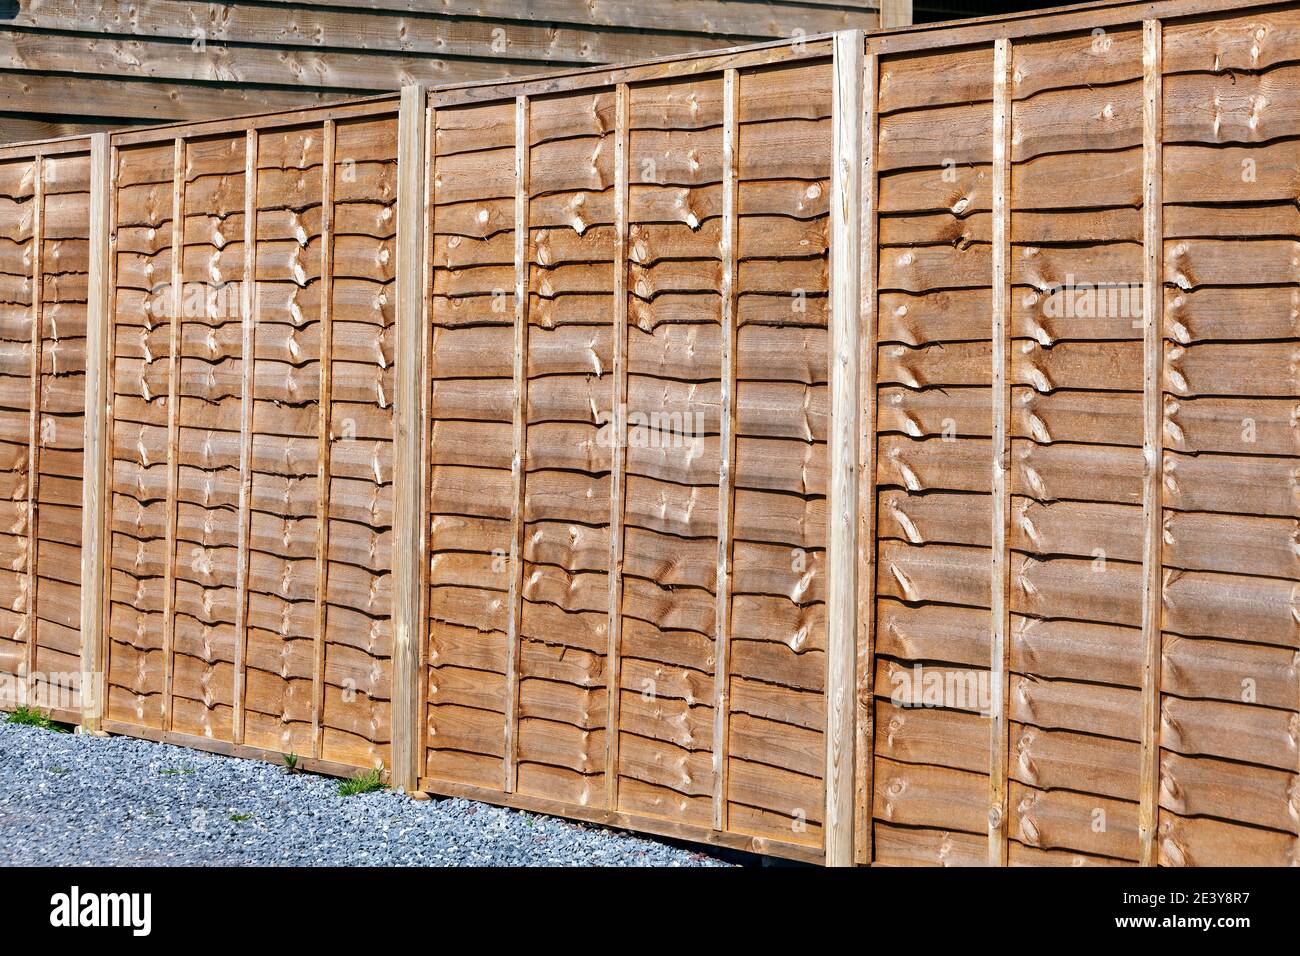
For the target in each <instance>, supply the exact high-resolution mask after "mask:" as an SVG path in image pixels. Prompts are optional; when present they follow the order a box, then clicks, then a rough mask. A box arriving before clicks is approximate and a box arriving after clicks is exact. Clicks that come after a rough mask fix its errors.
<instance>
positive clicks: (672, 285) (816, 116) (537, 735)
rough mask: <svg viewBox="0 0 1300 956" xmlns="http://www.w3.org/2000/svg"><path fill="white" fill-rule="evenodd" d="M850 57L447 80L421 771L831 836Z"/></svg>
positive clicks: (786, 836)
mask: <svg viewBox="0 0 1300 956" xmlns="http://www.w3.org/2000/svg"><path fill="white" fill-rule="evenodd" d="M830 52H831V51H830V46H829V43H828V42H826V41H817V42H815V43H809V44H807V45H806V46H805V47H802V48H796V49H794V50H791V49H790V48H777V49H775V50H770V51H761V52H759V51H756V52H755V53H754V54H749V55H742V56H737V57H735V58H719V59H720V62H718V63H717V64H716V65H713V66H711V65H710V64H708V63H707V62H704V63H691V64H689V70H688V69H684V68H683V67H685V66H687V64H674V65H666V66H665V67H663V68H661V69H658V70H654V69H640V70H636V69H634V70H632V71H629V73H628V75H627V76H626V77H614V78H611V77H609V76H607V75H596V76H594V77H590V78H588V77H576V78H574V79H573V81H572V82H570V83H568V84H556V86H564V87H565V88H564V89H563V90H562V91H556V90H555V89H554V87H553V86H546V85H541V89H540V91H539V92H533V91H532V89H531V88H529V87H527V86H522V87H520V88H519V89H511V90H510V91H509V92H510V93H513V94H514V95H511V96H508V97H501V98H499V99H496V100H495V101H493V102H485V103H479V102H475V103H472V104H467V103H464V102H459V101H455V100H454V98H449V99H451V101H450V102H446V103H445V104H444V102H443V100H442V98H441V97H440V94H438V93H436V92H435V93H433V94H432V95H431V113H432V123H431V129H432V130H433V136H432V140H431V143H432V146H431V149H430V153H431V155H430V157H429V173H428V175H429V178H430V180H431V183H432V185H431V187H430V190H429V195H430V204H431V211H430V229H431V239H430V243H429V247H430V249H431V250H432V257H433V259H432V282H431V286H430V289H429V293H430V300H429V303H428V314H429V319H430V325H431V335H430V338H429V349H430V352H429V358H428V363H429V368H430V373H431V392H430V403H429V412H430V421H429V451H428V454H429V461H430V472H429V476H428V481H429V507H430V525H429V534H430V538H429V542H430V578H429V593H428V605H427V606H428V615H429V618H428V626H429V637H428V651H427V660H428V682H429V683H428V711H427V726H426V728H425V755H424V757H423V768H424V769H423V772H422V777H421V786H422V787H425V788H427V789H430V790H434V791H440V792H456V793H466V794H474V795H479V796H483V797H486V798H488V799H504V800H507V801H509V802H514V803H517V804H519V805H526V806H534V807H538V808H549V809H552V810H554V811H557V812H564V813H571V814H576V815H579V816H584V817H586V818H588V819H598V820H604V821H608V822H624V823H628V824H630V825H634V826H638V827H641V828H645V829H652V830H658V831H660V832H669V833H683V834H690V835H694V836H696V837H697V838H710V839H718V840H720V841H721V842H729V843H733V844H735V845H739V846H747V847H766V846H768V844H769V843H771V844H773V845H784V850H785V852H789V853H792V854H795V855H803V856H813V855H816V854H817V853H818V852H819V850H820V846H821V842H822V835H821V821H822V819H823V807H824V803H825V796H824V793H823V787H822V776H823V761H824V748H825V745H824V743H823V740H822V738H821V731H822V728H823V726H824V722H825V714H824V702H823V697H822V691H823V687H824V683H825V669H826V658H825V649H826V640H825V616H824V610H823V608H824V600H825V597H824V594H823V593H822V584H821V577H820V575H821V565H822V562H823V557H824V552H825V502H826V456H827V448H826V401H827V399H826V387H827V381H828V361H829V359H828V353H827V331H826V329H827V325H826V296H827V289H828V282H829V279H828V272H827V261H828V250H829V236H828V220H829V212H828V202H827V195H828V192H829V178H830V161H831V135H830V125H831V94H830V87H831V57H830ZM678 73H682V74H687V73H689V75H677V74H678ZM611 79H612V80H613V81H612V82H611ZM486 98H488V99H491V97H486ZM512 356H513V358H512Z"/></svg>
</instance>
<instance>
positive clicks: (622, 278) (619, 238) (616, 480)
mask: <svg viewBox="0 0 1300 956" xmlns="http://www.w3.org/2000/svg"><path fill="white" fill-rule="evenodd" d="M631 95H632V94H631V91H630V90H629V89H628V85H627V84H626V83H620V84H618V87H617V91H616V100H617V108H616V112H615V122H614V369H613V372H614V374H613V378H614V382H613V385H614V407H613V419H612V424H613V426H614V432H613V434H614V447H613V449H612V452H611V458H612V459H613V460H612V462H611V463H610V469H611V470H610V481H609V621H608V624H607V625H606V627H607V631H608V633H607V635H606V636H607V637H608V640H609V646H608V651H607V658H606V660H607V663H606V667H605V697H606V704H607V708H606V721H605V806H606V807H608V808H609V809H610V810H617V809H618V744H619V739H618V722H619V717H618V714H619V685H620V682H621V681H620V666H619V665H620V660H619V654H620V645H621V643H622V642H621V640H620V638H621V637H622V631H623V493H624V485H625V483H626V481H627V476H626V475H625V474H624V465H625V463H626V458H627V455H626V448H625V446H626V445H627V414H626V408H625V406H626V404H627V295H628V290H627V271H628V261H627V231H628V227H627V223H628V191H629V187H628V156H627V154H628V127H629V125H630V123H629V114H630V112H631V110H630V104H629V102H628V100H629V99H630V97H631Z"/></svg>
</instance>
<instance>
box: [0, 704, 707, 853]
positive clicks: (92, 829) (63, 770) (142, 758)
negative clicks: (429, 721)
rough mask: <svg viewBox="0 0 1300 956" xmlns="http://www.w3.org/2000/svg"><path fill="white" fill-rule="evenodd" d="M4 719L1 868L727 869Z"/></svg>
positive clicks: (575, 831)
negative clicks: (350, 793)
mask: <svg viewBox="0 0 1300 956" xmlns="http://www.w3.org/2000/svg"><path fill="white" fill-rule="evenodd" d="M2 721H3V715H0V865H18V866H23V865H36V866H41V865H72V866H93V865H101V866H159V865H161V866H208V865H215V866H236V865H241V866H249V865H252V866H295V865H296V866H725V865H727V864H726V863H725V862H724V861H722V860H719V859H716V858H714V857H711V856H707V855H705V854H702V853H698V852H695V851H693V850H691V849H688V848H684V847H679V846H671V845H667V844H663V843H658V842H656V841H654V840H649V839H644V838H641V837H637V836H634V835H632V834H629V833H624V832H619V831H614V830H606V829H603V828H600V827H588V826H584V825H581V824H575V823H570V822H568V821H565V820H559V819H555V818H553V817H544V816H537V815H535V814H531V813H521V812H518V811H514V810H506V809H503V808H500V807H493V806H490V805H488V804H483V803H475V802H473V801H470V800H459V799H449V800H437V799H434V800H427V801H416V800H411V799H410V798H408V797H405V796H402V795H400V794H397V793H393V792H392V791H380V792H376V793H369V794H362V795H358V796H353V797H340V796H339V795H338V781H337V780H333V779H330V778H327V777H318V776H314V775H311V774H303V773H299V774H292V775H290V774H288V773H285V771H284V770H283V769H282V768H279V767H275V766H272V765H270V764H267V763H262V762H259V761H254V760H241V759H238V758H233V757H221V756H216V755H213V754H205V753H201V752H198V751H194V750H186V749H183V748H180V747H174V746H171V745H169V744H156V743H151V742H149V741H144V740H134V739H132V738H129V737H89V736H80V735H73V734H61V733H54V732H51V731H49V730H44V729H41V728H37V727H26V726H19V725H14V724H5V723H3V722H2ZM236 817H238V818H243V817H247V819H233V818H236Z"/></svg>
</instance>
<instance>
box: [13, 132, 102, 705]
mask: <svg viewBox="0 0 1300 956" xmlns="http://www.w3.org/2000/svg"><path fill="white" fill-rule="evenodd" d="M89 152H90V143H89V141H88V140H84V139H83V140H72V141H69V142H63V143H50V144H44V145H41V146H36V147H32V148H22V147H20V148H17V149H0V224H2V225H0V594H2V595H3V597H2V598H0V680H2V681H3V682H0V707H3V708H6V709H12V708H13V707H14V706H15V705H16V704H17V703H18V702H19V699H18V697H17V695H18V694H19V693H20V690H19V686H18V683H13V682H20V683H21V684H22V688H23V689H22V691H21V693H25V694H27V695H29V698H28V699H29V700H30V701H32V702H34V703H35V704H36V705H38V706H40V707H41V708H42V709H47V710H50V711H52V712H53V713H55V714H56V715H57V716H58V717H59V719H62V720H70V721H72V722H76V721H77V720H78V719H79V718H78V716H77V715H78V714H79V712H80V710H81V700H80V684H81V677H80V672H81V662H80V655H81V646H82V640H81V588H80V583H79V582H80V571H81V552H80V545H81V530H82V529H81V523H82V492H83V488H82V472H83V464H84V462H83V457H82V425H83V417H84V410H85V371H86V300H87V272H88V270H89V247H90V243H89V228H90V155H89ZM56 675H57V676H56ZM51 681H53V683H52V684H51Z"/></svg>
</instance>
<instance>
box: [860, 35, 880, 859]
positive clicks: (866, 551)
mask: <svg viewBox="0 0 1300 956" xmlns="http://www.w3.org/2000/svg"><path fill="white" fill-rule="evenodd" d="M879 85H880V60H879V58H878V57H877V56H876V54H875V53H870V54H868V55H867V57H866V64H865V68H864V69H863V73H862V101H863V103H862V107H863V112H864V114H865V117H864V119H863V123H862V161H861V167H862V225H861V235H862V266H861V269H862V273H861V274H862V279H861V282H862V290H861V294H862V318H861V329H862V332H861V336H862V339H861V344H860V345H859V347H858V354H859V355H860V356H861V357H862V359H861V361H862V368H861V372H860V376H861V382H860V383H859V388H860V398H859V399H858V405H859V408H860V409H861V415H862V421H861V423H860V425H859V426H858V442H859V447H858V646H857V655H858V664H857V667H858V673H857V690H856V694H857V698H856V706H857V714H856V717H855V720H856V721H857V743H856V747H857V751H856V753H855V755H854V757H855V764H856V766H855V768H854V775H855V777H856V782H855V787H856V794H855V797H854V800H855V801H856V804H857V805H856V807H855V813H856V816H855V822H854V826H855V827H856V828H857V832H858V834H859V839H858V840H857V841H856V843H857V845H856V847H855V850H856V853H857V862H858V863H870V862H871V860H872V856H873V842H872V841H873V838H874V834H873V833H872V824H871V818H872V804H873V802H874V800H875V766H874V763H875V749H876V731H875V727H876V713H875V710H876V705H875V702H874V696H875V675H874V672H873V668H874V666H875V662H876V419H877V404H876V375H877V373H876V340H877V338H878V335H877V331H876V330H877V329H878V328H879V326H880V322H879V319H878V317H877V315H876V286H877V285H878V284H879V271H880V252H879V245H880V243H879V238H878V233H877V230H876V207H877V206H878V204H879V203H878V199H877V189H878V184H877V176H876V138H877V131H878V129H879V115H878V114H879V110H878V108H877V104H878V100H879V97H878V89H879Z"/></svg>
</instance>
